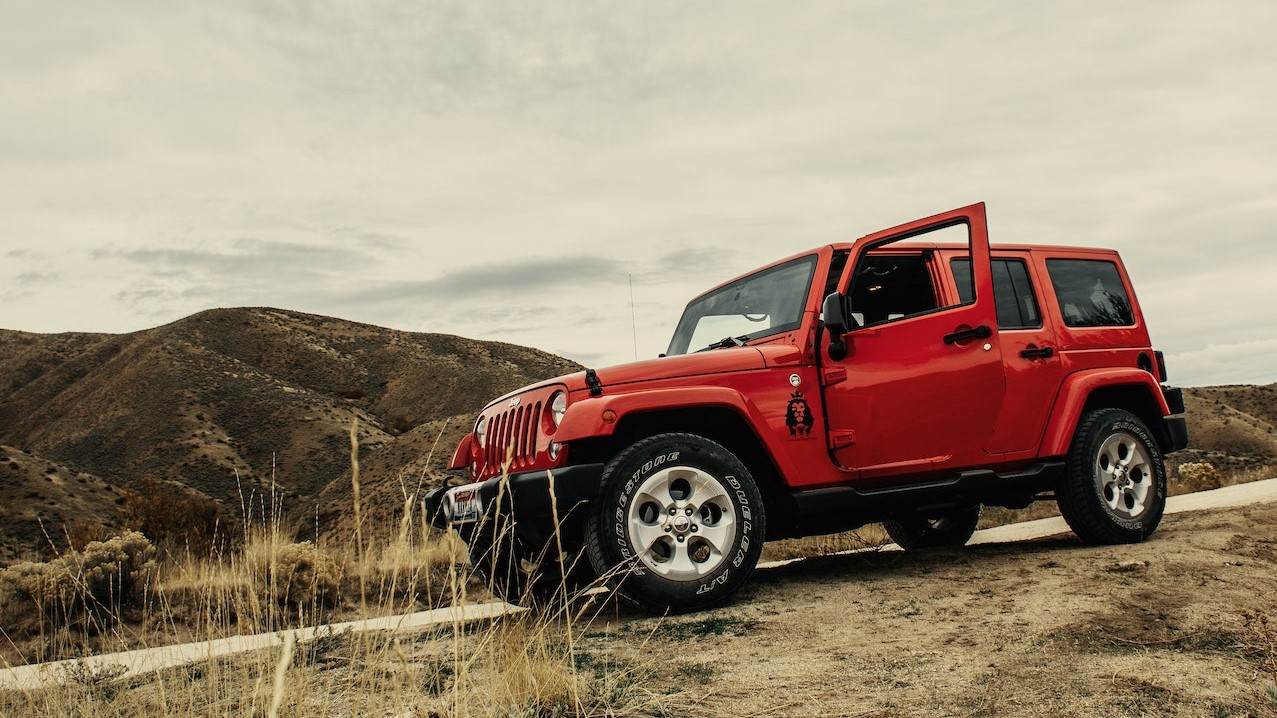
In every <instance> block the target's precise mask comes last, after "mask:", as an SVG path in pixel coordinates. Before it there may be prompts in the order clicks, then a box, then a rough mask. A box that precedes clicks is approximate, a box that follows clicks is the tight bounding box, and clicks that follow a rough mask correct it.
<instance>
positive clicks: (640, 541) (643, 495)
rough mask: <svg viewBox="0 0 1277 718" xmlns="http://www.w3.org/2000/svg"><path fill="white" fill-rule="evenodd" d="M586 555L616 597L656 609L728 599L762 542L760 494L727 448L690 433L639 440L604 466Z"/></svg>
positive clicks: (747, 572) (682, 608)
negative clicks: (601, 484)
mask: <svg viewBox="0 0 1277 718" xmlns="http://www.w3.org/2000/svg"><path fill="white" fill-rule="evenodd" d="M587 526H588V528H587V530H586V553H587V554H588V555H589V557H590V563H591V564H592V565H593V567H594V570H595V571H596V572H597V573H598V574H599V575H600V576H606V577H607V579H606V580H607V584H608V586H609V587H610V588H611V589H612V590H614V591H615V592H616V593H617V594H618V595H619V596H621V597H622V598H624V599H626V600H627V601H629V602H630V603H633V604H635V605H637V606H639V607H641V608H644V609H647V610H651V611H658V612H660V611H672V612H684V611H694V610H699V609H702V608H708V607H710V606H714V605H717V604H720V603H723V602H724V601H726V600H728V598H730V597H731V595H732V594H734V593H735V592H736V591H737V589H739V588H740V587H741V585H742V584H743V583H744V582H745V580H746V579H747V578H748V577H749V575H750V573H751V572H753V570H754V566H755V564H757V563H758V557H759V554H760V553H761V552H762V548H763V535H764V515H763V501H762V496H761V494H760V493H759V491H758V486H757V485H756V484H755V482H754V478H753V476H752V475H751V474H750V472H749V469H748V468H746V467H745V465H744V464H742V463H741V461H740V460H739V459H737V458H736V456H735V455H733V454H732V453H731V452H730V451H728V450H727V449H725V448H723V447H722V446H720V445H719V444H717V443H715V442H713V441H710V440H709V439H706V438H704V437H700V436H695V435H692V434H659V435H657V436H653V437H650V438H647V439H643V440H642V441H639V442H636V443H635V444H633V445H631V446H629V447H628V448H626V449H625V450H623V451H622V452H620V453H619V454H617V455H616V456H615V457H614V458H613V459H612V460H611V461H609V462H608V463H607V465H606V466H605V467H604V468H603V489H602V492H601V494H600V495H599V497H598V499H597V500H595V501H593V502H591V513H590V517H589V519H588V521H587Z"/></svg>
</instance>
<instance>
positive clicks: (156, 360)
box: [0, 308, 578, 524]
mask: <svg viewBox="0 0 1277 718" xmlns="http://www.w3.org/2000/svg"><path fill="white" fill-rule="evenodd" d="M577 368H578V367H577V365H575V364H573V363H572V362H570V361H568V360H566V359H562V358H560V357H556V356H553V355H551V354H547V353H545V352H541V351H538V350H535V349H528V348H524V347H519V346H515V345H511V344H504V343H500V342H481V341H474V340H470V339H463V338H460V337H455V336H448V335H440V334H419V333H410V332H401V331H394V330H390V329H384V328H381V327H374V326H370V325H366V324H358V323H355V322H348V321H343V320H340V319H332V318H328V317H321V316H315V315H308V314H302V313H298V312H290V311H283V310H277V309H265V308H251V309H217V310H211V311H206V312H201V313H199V314H196V315H194V316H191V317H188V318H186V319H182V320H180V321H177V322H174V323H172V324H168V325H165V326H161V327H157V328H155V329H149V330H145V331H140V332H135V333H132V334H124V335H105V334H57V335H40V334H30V333H25V332H12V331H3V330H0V444H5V445H9V446H14V447H18V448H19V449H21V450H22V451H23V452H26V453H28V454H31V455H34V456H38V457H41V458H42V459H44V460H47V461H50V462H55V463H56V464H58V465H59V466H62V467H65V469H66V471H68V472H73V473H84V474H89V475H93V476H97V477H101V478H102V479H103V480H104V481H105V482H106V483H107V484H110V485H114V486H135V485H137V484H138V482H139V481H140V480H142V479H143V478H150V479H156V480H160V481H176V482H180V483H182V484H185V485H186V486H190V487H192V488H194V489H197V490H199V491H200V492H202V493H203V494H206V495H207V496H209V497H211V498H213V499H215V500H216V501H218V502H219V503H220V504H222V505H223V506H226V507H228V508H230V509H232V512H233V513H238V510H239V509H240V508H241V507H242V506H245V505H248V504H250V503H252V502H254V501H256V502H257V503H256V505H257V506H260V505H261V504H260V496H262V495H263V494H266V493H268V492H271V491H272V489H273V491H274V495H275V496H276V497H277V499H279V500H282V501H283V503H284V505H285V506H286V507H289V508H292V509H293V511H294V513H295V515H300V516H311V517H313V516H314V512H315V504H316V501H317V500H318V497H319V495H320V493H321V492H322V491H323V490H324V489H325V487H327V486H328V485H329V484H330V483H332V482H333V481H334V480H335V479H340V478H343V477H347V479H348V476H349V474H348V467H349V458H350V449H349V442H350V439H349V430H350V425H351V421H352V420H357V421H358V426H359V439H360V445H361V454H360V456H361V464H362V465H363V466H362V468H363V481H364V483H365V484H366V487H365V491H367V492H368V493H370V494H371V495H372V496H373V497H376V496H379V495H381V494H386V495H387V496H390V497H394V496H396V495H398V494H399V490H398V488H397V487H398V483H397V481H395V478H396V477H397V476H398V475H399V473H400V470H401V469H402V468H404V467H410V470H411V472H412V473H414V474H417V475H420V474H421V472H422V471H423V470H425V469H427V468H429V469H430V470H431V471H432V472H433V471H437V470H438V469H440V468H441V467H442V464H443V462H445V461H446V460H447V459H448V458H449V457H450V456H451V450H452V448H453V446H455V439H456V437H457V435H459V434H460V433H461V432H464V431H465V430H467V429H468V428H469V423H470V421H471V420H472V418H473V415H474V413H475V412H476V411H477V410H478V409H479V408H480V407H482V405H483V404H484V403H486V402H487V401H488V400H489V399H491V398H492V397H494V396H497V395H499V394H502V393H505V392H507V391H510V390H512V389H515V388H518V387H519V386H522V385H525V384H528V383H531V382H534V381H538V380H541V379H544V378H547V377H551V376H555V375H558V374H562V373H566V372H571V371H575V370H576V369H577ZM445 423H446V424H447V426H448V428H449V431H448V432H446V436H445V437H444V438H440V429H441V427H443V426H444V424H445ZM436 439H439V444H440V449H439V450H438V451H436V452H435V454H434V457H433V461H432V462H431V465H430V466H429V467H427V466H426V465H425V463H424V457H425V456H426V455H427V454H428V453H429V449H430V447H431V445H432V444H433V443H434V442H435V441H436ZM445 439H446V440H445ZM381 482H390V483H391V486H390V487H389V488H387V489H385V490H383V489H381V487H379V486H378V484H379V483H381ZM253 497H257V498H253ZM31 500H32V501H36V502H47V501H48V500H49V499H48V498H47V497H43V496H42V497H41V498H40V499H31ZM383 503H385V502H383ZM390 503H393V505H395V506H398V505H400V504H401V503H402V499H401V498H397V499H394V500H393V501H391V502H390ZM313 521H314V519H313V518H311V519H310V521H308V522H307V523H310V524H313Z"/></svg>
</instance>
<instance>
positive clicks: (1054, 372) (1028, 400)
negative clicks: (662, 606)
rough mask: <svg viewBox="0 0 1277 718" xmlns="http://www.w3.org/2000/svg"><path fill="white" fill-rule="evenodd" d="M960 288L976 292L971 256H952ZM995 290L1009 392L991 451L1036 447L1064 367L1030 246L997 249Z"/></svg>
mask: <svg viewBox="0 0 1277 718" xmlns="http://www.w3.org/2000/svg"><path fill="white" fill-rule="evenodd" d="M944 264H945V266H946V267H947V268H948V269H949V270H950V272H951V273H952V275H953V283H954V289H955V291H957V292H958V294H959V296H960V297H961V298H963V299H964V301H965V300H967V299H969V298H970V287H971V262H970V260H968V259H967V258H965V257H960V256H952V257H946V261H945V263H944ZM992 273H993V296H994V300H995V302H996V305H997V322H998V333H997V343H998V348H999V349H1000V351H1001V353H1002V358H1003V362H1004V371H1005V372H1006V384H1007V392H1006V398H1005V399H1004V400H1003V402H1002V410H1001V411H1000V412H999V413H998V419H997V422H996V424H995V425H994V430H993V433H992V434H990V435H989V437H988V440H987V442H986V443H985V444H984V450H985V451H986V452H988V453H990V454H1012V453H1015V452H1020V451H1029V452H1032V451H1035V450H1036V449H1037V446H1038V443H1039V442H1040V441H1041V440H1042V432H1043V428H1044V427H1045V426H1046V420H1047V414H1048V413H1049V412H1050V411H1051V404H1052V402H1053V401H1054V400H1055V394H1056V390H1057V389H1058V388H1059V386H1060V375H1061V373H1062V369H1061V362H1060V352H1059V348H1058V347H1057V346H1056V337H1055V326H1054V324H1053V322H1052V321H1051V319H1050V318H1049V317H1048V316H1046V315H1044V313H1043V312H1042V307H1043V306H1044V305H1043V303H1042V297H1043V294H1042V292H1041V290H1040V289H1039V286H1038V285H1039V282H1038V281H1037V277H1036V276H1035V272H1034V265H1033V263H1032V261H1031V257H1030V253H1029V252H1027V251H1004V250H995V251H994V253H993V258H992Z"/></svg>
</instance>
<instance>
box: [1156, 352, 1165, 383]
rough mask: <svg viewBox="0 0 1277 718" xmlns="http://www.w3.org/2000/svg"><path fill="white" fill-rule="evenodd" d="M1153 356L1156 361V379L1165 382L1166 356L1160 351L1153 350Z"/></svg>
mask: <svg viewBox="0 0 1277 718" xmlns="http://www.w3.org/2000/svg"><path fill="white" fill-rule="evenodd" d="M1153 358H1154V359H1155V360H1156V361H1157V380H1158V381H1159V382H1161V383H1163V384H1165V383H1166V357H1165V356H1164V355H1163V354H1162V353H1161V352H1153Z"/></svg>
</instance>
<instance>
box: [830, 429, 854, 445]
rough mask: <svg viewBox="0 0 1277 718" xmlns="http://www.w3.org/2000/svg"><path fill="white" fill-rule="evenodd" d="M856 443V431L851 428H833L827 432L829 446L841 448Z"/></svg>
mask: <svg viewBox="0 0 1277 718" xmlns="http://www.w3.org/2000/svg"><path fill="white" fill-rule="evenodd" d="M854 443H856V432H855V430H853V429H834V430H832V431H830V432H829V448H831V449H841V448H843V447H844V446H851V445H852V444H854Z"/></svg>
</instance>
